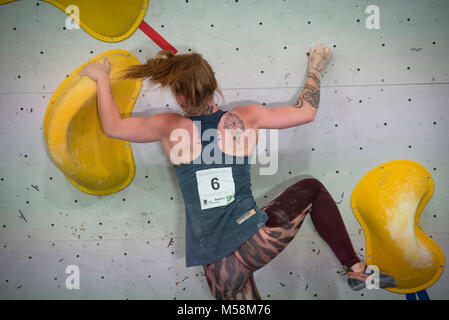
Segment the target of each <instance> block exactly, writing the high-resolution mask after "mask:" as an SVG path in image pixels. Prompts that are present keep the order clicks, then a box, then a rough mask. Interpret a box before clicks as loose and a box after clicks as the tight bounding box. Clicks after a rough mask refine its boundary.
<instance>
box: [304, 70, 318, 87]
mask: <svg viewBox="0 0 449 320" xmlns="http://www.w3.org/2000/svg"><path fill="white" fill-rule="evenodd" d="M307 78H311V79H312V80H313V81H315V83H316V84H317V85H318V86H321V81H320V79H318V77H317V76H316V75H314V74H313V73H312V72H307Z"/></svg>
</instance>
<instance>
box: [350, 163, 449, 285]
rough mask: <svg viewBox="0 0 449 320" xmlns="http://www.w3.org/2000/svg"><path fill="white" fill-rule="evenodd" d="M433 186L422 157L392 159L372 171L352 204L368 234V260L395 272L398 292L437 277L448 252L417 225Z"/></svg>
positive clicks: (431, 280) (361, 183) (431, 281)
mask: <svg viewBox="0 0 449 320" xmlns="http://www.w3.org/2000/svg"><path fill="white" fill-rule="evenodd" d="M433 190H434V184H433V179H432V177H431V175H430V174H429V172H428V171H427V170H426V169H425V168H424V167H423V166H422V165H420V164H419V163H417V162H414V161H410V160H394V161H390V162H387V163H385V164H382V165H380V166H378V167H377V168H375V169H373V170H371V171H370V172H368V173H367V174H366V175H365V176H364V177H363V178H362V179H361V180H360V181H359V183H358V184H357V186H356V187H355V189H354V191H353V193H352V196H351V208H352V211H353V212H354V215H355V216H356V218H357V219H358V221H359V223H360V225H361V226H362V228H363V231H364V233H365V238H366V251H367V252H366V255H367V263H368V265H376V266H378V267H379V268H380V270H382V271H383V272H385V273H388V274H390V275H392V276H393V277H394V278H395V280H396V282H397V284H398V286H397V287H396V288H391V289H387V290H389V291H391V292H396V293H413V292H418V291H421V290H424V289H426V288H428V287H429V286H431V285H432V284H433V283H434V282H435V281H437V280H438V278H439V277H440V275H441V273H442V272H443V268H444V253H443V251H442V250H441V248H440V247H439V246H438V245H437V244H436V242H435V241H433V240H432V239H431V238H430V237H429V236H427V235H426V234H425V233H424V232H423V231H422V229H421V227H420V225H419V217H420V214H421V212H422V210H423V208H424V206H425V205H426V204H427V202H428V201H429V199H430V198H431V196H432V194H433Z"/></svg>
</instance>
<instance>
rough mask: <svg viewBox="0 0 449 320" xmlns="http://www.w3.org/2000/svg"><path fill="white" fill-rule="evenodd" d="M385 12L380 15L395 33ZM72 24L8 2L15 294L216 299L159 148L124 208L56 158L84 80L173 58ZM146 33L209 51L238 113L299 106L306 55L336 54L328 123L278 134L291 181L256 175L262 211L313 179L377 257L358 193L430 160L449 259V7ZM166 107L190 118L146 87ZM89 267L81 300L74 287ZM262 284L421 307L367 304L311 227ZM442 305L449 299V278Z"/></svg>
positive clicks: (221, 5)
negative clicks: (63, 96)
mask: <svg viewBox="0 0 449 320" xmlns="http://www.w3.org/2000/svg"><path fill="white" fill-rule="evenodd" d="M370 5H375V6H376V7H377V8H378V14H379V17H380V19H379V20H378V26H377V28H376V27H374V28H373V23H374V24H375V22H376V21H375V19H374V20H373V19H371V18H370V15H371V13H373V12H374V11H369V12H368V13H367V12H366V9H367V7H369V6H370ZM370 12H371V13H370ZM80 14H81V17H82V16H83V12H80ZM66 19H67V16H66V15H65V14H64V13H63V12H62V11H60V10H58V9H57V8H56V7H54V6H52V5H50V4H48V3H46V2H42V1H37V0H34V1H28V0H19V1H16V2H12V3H9V4H4V5H2V6H0V43H1V46H0V48H1V49H0V50H1V56H0V67H1V77H0V119H1V124H0V150H1V151H0V245H1V247H0V298H1V299H30V298H33V299H52V298H56V299H111V298H114V299H212V296H211V295H210V293H209V290H208V287H207V283H206V279H205V277H204V272H203V269H202V267H192V268H186V267H185V260H184V259H185V217H184V204H183V201H182V196H181V193H180V190H179V188H178V186H177V183H176V180H175V173H174V170H173V168H172V167H171V166H170V165H169V163H168V159H167V157H166V156H165V155H164V154H163V152H162V148H161V145H160V144H159V143H150V144H138V143H133V144H132V150H133V155H134V160H135V164H136V173H135V177H134V180H133V181H132V183H131V184H130V185H129V186H128V187H127V188H126V189H124V190H123V191H121V192H118V193H115V194H112V195H107V196H92V195H88V194H85V193H83V192H81V191H80V190H78V189H77V188H75V187H74V186H73V185H72V184H71V183H70V182H69V181H68V180H67V179H66V178H65V176H64V175H63V174H62V172H61V171H60V170H59V169H58V168H57V167H56V166H55V165H54V163H53V162H52V161H51V159H50V157H49V154H48V151H47V146H46V141H45V139H44V134H43V120H44V115H45V111H46V108H47V105H48V103H49V101H50V98H51V96H52V94H53V93H54V91H55V90H56V88H57V87H58V85H59V84H60V83H61V82H62V81H63V80H64V79H65V78H66V77H67V75H69V74H70V73H71V72H72V71H73V70H75V69H76V68H77V67H78V66H80V65H81V64H83V63H84V62H86V61H87V60H88V59H90V58H92V57H94V56H95V55H97V54H99V53H101V52H104V51H106V50H109V49H114V48H121V49H126V50H128V51H130V52H132V53H133V54H135V55H136V56H137V57H138V59H139V60H140V61H141V62H144V61H145V59H146V58H147V57H151V56H153V55H154V54H155V53H156V52H157V51H158V50H159V49H160V48H159V47H158V46H157V45H156V44H155V43H154V42H153V41H152V40H151V39H150V38H148V37H147V35H145V34H144V33H143V32H142V31H140V30H139V29H138V30H136V32H134V34H132V35H131V36H130V37H129V38H127V39H125V40H123V41H121V42H118V43H107V42H103V41H100V40H97V39H95V38H93V37H92V36H90V35H89V34H88V33H87V32H86V31H84V30H83V29H68V28H67V27H66ZM144 20H145V21H146V22H147V23H148V24H150V25H151V26H152V27H153V28H154V30H156V31H157V32H158V33H159V34H160V35H162V36H163V37H164V38H165V39H166V40H167V41H168V42H170V44H172V45H173V46H174V47H175V48H176V49H177V50H178V52H179V53H188V52H193V51H195V52H199V53H201V54H202V55H203V56H204V57H205V58H206V59H207V60H208V61H209V63H210V64H211V65H212V67H213V68H214V71H215V72H216V75H217V80H218V82H219V85H220V87H221V88H222V90H223V93H224V96H225V100H224V101H222V100H220V99H218V100H217V102H218V103H219V104H220V105H221V106H222V108H223V109H225V110H231V109H232V108H233V107H235V106H238V105H245V104H250V103H258V104H263V105H265V106H267V107H274V106H277V105H285V104H292V103H294V102H295V101H296V98H297V96H298V94H299V92H300V90H301V86H303V85H304V79H305V72H306V63H307V56H306V52H307V51H308V49H309V48H310V47H312V46H314V45H315V44H317V43H319V42H324V43H325V44H326V45H327V46H329V47H330V48H331V49H332V51H333V57H332V60H331V62H330V64H329V66H328V68H327V69H326V72H325V74H324V75H323V77H322V88H321V104H320V108H319V111H318V113H317V116H316V119H315V121H314V122H312V123H309V124H307V125H304V126H300V127H297V128H291V129H287V130H282V131H279V132H278V156H277V158H276V159H271V161H272V162H271V164H272V165H273V166H274V167H273V168H274V172H273V174H270V175H265V174H261V168H265V167H267V165H266V164H262V163H256V164H255V165H254V166H253V168H252V177H253V179H252V185H253V193H254V196H255V198H256V201H257V203H258V204H259V206H260V207H262V206H263V205H265V204H266V203H268V202H269V201H270V199H272V198H273V197H274V196H276V195H277V194H278V193H279V192H280V191H282V190H283V189H284V188H286V187H287V186H288V185H289V184H291V183H293V182H296V181H298V180H300V179H303V178H305V177H315V178H317V179H319V180H320V181H321V182H322V183H323V184H324V185H325V186H326V187H327V189H328V190H329V192H330V193H331V195H332V196H333V198H334V200H335V202H336V203H337V205H338V207H339V209H340V211H341V214H342V216H343V219H344V221H345V224H346V226H347V230H348V232H349V234H350V237H351V240H352V241H353V244H354V247H355V249H356V251H357V253H358V254H359V255H360V257H361V258H363V257H364V256H365V250H366V248H365V237H364V232H363V230H362V228H361V226H360V224H359V223H358V221H357V220H356V218H355V217H354V215H353V213H352V211H351V208H350V202H349V201H350V196H351V193H352V190H353V189H354V187H355V185H356V184H357V182H358V181H359V180H360V179H361V178H362V177H363V176H364V175H365V174H366V173H367V172H368V171H369V170H371V169H373V168H375V167H376V166H378V165H380V164H382V163H385V162H387V161H391V160H396V159H409V160H413V161H416V162H419V163H420V164H422V165H423V166H425V167H426V169H427V170H428V171H429V172H430V174H431V175H432V178H433V179H434V182H435V192H434V194H433V197H432V198H431V200H430V202H429V203H428V205H427V206H426V207H425V208H424V210H423V212H422V214H421V220H420V224H421V227H422V229H423V230H424V232H425V233H426V234H427V235H429V236H430V237H432V239H433V240H435V241H436V242H437V243H438V244H439V246H440V247H441V248H442V249H443V251H444V252H445V253H446V254H447V252H448V249H449V234H448V230H449V192H448V190H449V167H448V161H447V157H448V154H449V139H448V136H449V103H448V101H449V90H448V89H449V64H448V63H447V61H448V58H449V33H448V32H447V30H449V2H448V1H446V0H431V1H420V0H396V1H387V0H378V1H365V0H359V1H355V0H337V1H335V0H332V1H331V0H316V1H305V0H303V1H300V0H213V1H209V0H170V1H162V0H151V1H150V6H149V9H148V11H147V13H146V16H145V19H144ZM160 112H180V109H179V107H178V106H177V105H176V102H175V100H174V99H173V98H172V97H170V96H169V95H168V94H167V93H166V92H160V91H159V90H157V89H155V88H151V87H150V86H148V84H144V87H143V88H142V91H141V94H140V96H139V99H138V101H137V103H136V105H135V107H134V110H133V113H132V116H135V117H144V116H150V115H153V114H156V113H160ZM268 135H269V132H266V136H268ZM262 137H264V135H262ZM73 270H77V271H79V280H80V282H79V289H77V288H73V289H68V287H67V286H66V280H67V278H68V277H70V276H71V275H72V274H74V273H73V272H74V271H73ZM255 279H256V282H257V283H258V288H259V291H260V293H261V295H262V298H263V299H405V297H404V295H401V294H395V293H391V292H388V291H385V290H363V291H359V292H353V291H351V290H350V289H349V287H348V286H347V283H346V278H345V277H344V276H343V275H342V268H341V266H340V265H339V262H338V260H337V259H336V258H335V256H334V255H333V254H332V252H331V251H330V249H329V247H328V246H327V245H326V244H325V243H324V242H323V240H321V239H320V238H319V236H318V235H317V233H316V231H315V230H314V228H313V225H312V222H311V220H310V218H307V219H306V222H305V223H304V225H303V227H302V229H301V230H300V232H299V234H298V236H297V237H296V239H295V240H294V241H293V242H292V243H291V244H290V246H289V247H288V248H287V249H286V250H285V251H284V252H282V253H281V254H280V256H279V257H278V258H277V259H276V260H274V261H273V262H271V263H270V264H269V265H267V266H266V267H264V268H263V269H261V270H259V271H257V272H256V273H255ZM69 287H70V286H69ZM427 292H428V293H429V296H430V298H431V299H448V298H449V277H448V275H447V272H446V273H443V274H442V276H441V277H440V279H439V280H438V281H437V282H436V283H435V284H434V285H433V286H431V287H430V288H428V289H427Z"/></svg>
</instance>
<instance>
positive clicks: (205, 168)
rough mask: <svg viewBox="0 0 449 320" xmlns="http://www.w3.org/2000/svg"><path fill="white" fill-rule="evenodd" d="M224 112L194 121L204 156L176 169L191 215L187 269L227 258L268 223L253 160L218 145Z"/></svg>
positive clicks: (188, 215)
mask: <svg viewBox="0 0 449 320" xmlns="http://www.w3.org/2000/svg"><path fill="white" fill-rule="evenodd" d="M224 113H226V112H225V111H222V110H218V111H217V112H215V113H212V114H206V115H201V116H191V117H189V118H190V119H191V120H192V121H194V123H195V125H196V126H197V127H198V129H199V131H200V132H201V137H202V141H201V145H202V152H201V155H200V156H199V157H198V158H196V159H194V160H193V161H191V162H189V163H185V164H181V165H174V169H175V172H176V176H177V178H178V182H179V187H180V189H181V192H182V196H183V199H184V204H185V210H186V266H187V267H190V266H197V265H205V264H209V263H213V262H216V261H218V260H220V259H221V258H223V257H226V256H228V255H229V254H231V253H232V252H233V251H234V250H236V249H237V248H238V247H240V246H241V245H242V244H243V243H244V242H245V241H247V240H248V239H249V238H251V237H252V236H253V235H254V234H255V233H256V232H257V231H258V230H259V229H260V228H261V227H262V226H263V225H264V224H265V222H266V221H267V220H268V217H267V215H266V213H265V212H264V211H263V210H261V209H260V208H259V207H258V206H257V204H256V202H255V200H254V198H253V195H252V192H251V174H250V171H251V164H250V163H249V160H248V157H247V156H245V157H238V156H233V155H229V154H225V153H223V152H221V150H220V148H219V146H218V144H217V126H218V123H219V121H220V119H221V117H222V116H223V114H224ZM208 129H212V130H208ZM206 131H207V132H206ZM205 132H206V134H205ZM203 139H204V140H207V141H203ZM211 159H213V161H211Z"/></svg>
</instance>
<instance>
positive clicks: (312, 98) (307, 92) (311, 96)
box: [293, 72, 321, 109]
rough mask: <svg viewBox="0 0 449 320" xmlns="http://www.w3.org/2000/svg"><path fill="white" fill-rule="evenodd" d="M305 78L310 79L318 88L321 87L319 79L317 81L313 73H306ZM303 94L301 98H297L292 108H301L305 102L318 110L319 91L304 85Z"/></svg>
mask: <svg viewBox="0 0 449 320" xmlns="http://www.w3.org/2000/svg"><path fill="white" fill-rule="evenodd" d="M307 78H311V79H312V80H313V81H314V82H315V83H316V84H317V85H318V88H319V87H320V86H321V81H320V79H318V77H317V76H316V75H314V74H313V73H311V72H308V73H307ZM303 92H304V93H303V94H302V96H299V97H298V100H296V104H294V105H293V107H295V108H301V107H302V106H303V105H304V100H305V101H307V102H309V103H310V105H311V106H312V107H314V108H317V109H318V107H319V105H320V90H319V89H317V88H315V87H314V86H311V85H309V84H306V85H305V86H304V90H303Z"/></svg>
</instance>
